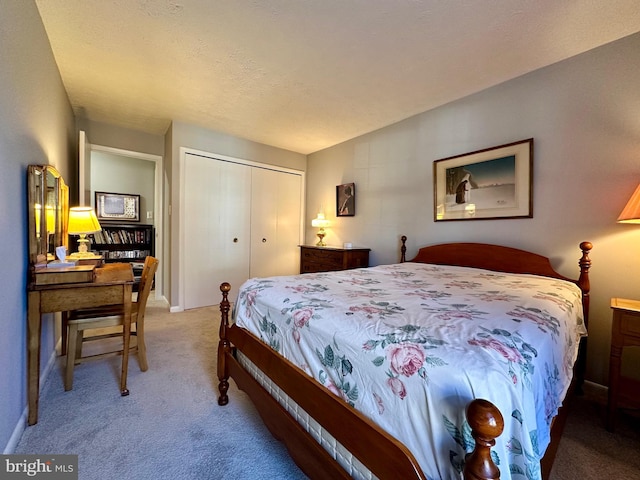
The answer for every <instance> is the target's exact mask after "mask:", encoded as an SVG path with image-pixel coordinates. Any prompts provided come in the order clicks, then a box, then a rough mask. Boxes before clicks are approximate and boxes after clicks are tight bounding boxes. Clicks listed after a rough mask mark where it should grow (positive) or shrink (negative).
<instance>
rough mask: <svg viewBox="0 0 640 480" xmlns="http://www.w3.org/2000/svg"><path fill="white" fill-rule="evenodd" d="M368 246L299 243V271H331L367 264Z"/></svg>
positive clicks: (360, 266) (366, 265) (365, 265)
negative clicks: (350, 246) (339, 246)
mask: <svg viewBox="0 0 640 480" xmlns="http://www.w3.org/2000/svg"><path fill="white" fill-rule="evenodd" d="M370 250H371V249H370V248H338V247H316V246H311V245H300V273H313V272H332V271H337V270H349V269H351V268H362V267H368V266H369V251H370Z"/></svg>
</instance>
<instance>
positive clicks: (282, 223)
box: [274, 173, 302, 275]
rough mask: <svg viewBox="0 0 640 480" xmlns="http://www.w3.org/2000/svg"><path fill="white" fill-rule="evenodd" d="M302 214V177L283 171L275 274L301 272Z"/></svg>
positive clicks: (280, 188) (279, 189)
mask: <svg viewBox="0 0 640 480" xmlns="http://www.w3.org/2000/svg"><path fill="white" fill-rule="evenodd" d="M301 214H302V177H301V176H300V175H293V174H289V173H283V174H281V175H280V176H279V177H278V219H277V227H276V230H277V239H278V241H277V243H276V248H277V254H276V257H277V258H278V265H276V270H275V272H276V273H274V275H294V274H298V273H300V248H299V245H300V243H301V241H302V239H301V237H300V222H301V218H300V217H301Z"/></svg>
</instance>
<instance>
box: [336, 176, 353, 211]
mask: <svg viewBox="0 0 640 480" xmlns="http://www.w3.org/2000/svg"><path fill="white" fill-rule="evenodd" d="M355 214H356V184H355V183H345V184H343V185H338V186H337V187H336V215H337V216H338V217H353V216H354V215H355Z"/></svg>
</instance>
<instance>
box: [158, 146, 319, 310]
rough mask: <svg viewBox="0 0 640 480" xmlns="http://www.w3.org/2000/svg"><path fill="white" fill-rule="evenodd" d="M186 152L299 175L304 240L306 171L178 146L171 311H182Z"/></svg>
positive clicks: (300, 239)
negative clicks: (175, 279) (174, 286)
mask: <svg viewBox="0 0 640 480" xmlns="http://www.w3.org/2000/svg"><path fill="white" fill-rule="evenodd" d="M187 154H191V155H196V156H201V157H206V158H210V159H211V160H220V161H224V162H231V163H238V164H241V165H247V166H250V167H255V168H264V169H266V170H275V171H277V172H283V173H291V174H294V175H300V181H301V187H302V188H300V232H299V240H298V242H299V243H303V241H304V232H305V230H304V219H305V212H306V209H305V199H306V193H305V191H306V185H307V184H306V172H305V171H304V170H296V169H294V168H287V167H280V166H278V165H272V164H269V163H260V162H255V161H253V160H245V159H242V158H237V157H230V156H228V155H222V154H219V153H213V152H206V151H204V150H197V149H195V148H189V147H180V158H179V171H180V182H179V188H180V191H179V194H178V197H179V204H178V245H173V246H172V248H171V250H172V252H178V305H176V306H172V307H171V308H170V311H171V312H182V311H184V298H185V291H184V285H185V282H184V279H185V271H184V265H185V261H184V256H185V255H186V251H185V250H186V249H184V248H182V246H183V245H185V244H186V241H185V239H186V237H187V232H186V231H185V225H184V218H185V211H184V205H185V185H184V181H185V168H186V158H187Z"/></svg>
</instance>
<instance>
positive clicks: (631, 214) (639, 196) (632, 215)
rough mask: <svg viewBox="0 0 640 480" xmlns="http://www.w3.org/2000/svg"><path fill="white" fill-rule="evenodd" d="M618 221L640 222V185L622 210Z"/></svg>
mask: <svg viewBox="0 0 640 480" xmlns="http://www.w3.org/2000/svg"><path fill="white" fill-rule="evenodd" d="M618 223H640V185H638V186H637V187H636V190H635V192H633V195H631V198H630V199H629V201H628V202H627V204H626V205H625V207H624V209H623V210H622V213H621V214H620V216H619V217H618Z"/></svg>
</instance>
